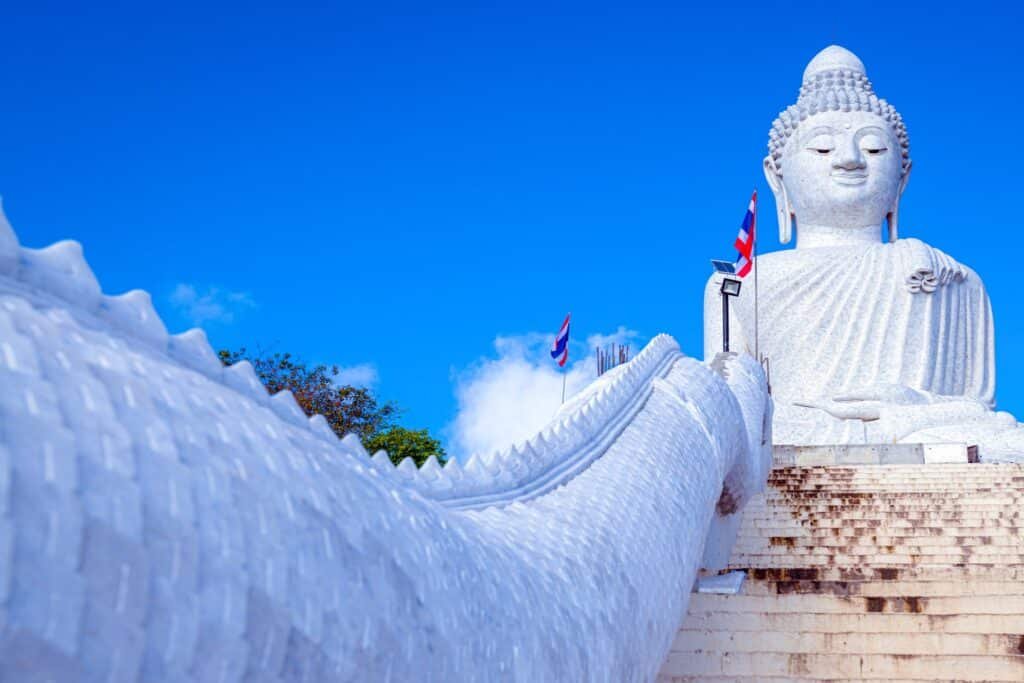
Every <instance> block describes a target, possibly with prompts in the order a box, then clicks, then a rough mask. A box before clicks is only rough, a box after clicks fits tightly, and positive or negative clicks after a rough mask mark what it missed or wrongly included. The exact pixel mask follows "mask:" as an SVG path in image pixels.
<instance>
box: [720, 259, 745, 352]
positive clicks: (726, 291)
mask: <svg viewBox="0 0 1024 683" xmlns="http://www.w3.org/2000/svg"><path fill="white" fill-rule="evenodd" d="M742 284H743V283H742V282H741V281H739V280H734V279H732V278H731V277H726V278H722V290H721V291H722V351H723V352H725V353H729V298H730V297H734V296H739V295H740V286H741V285H742Z"/></svg>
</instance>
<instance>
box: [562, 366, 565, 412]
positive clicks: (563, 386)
mask: <svg viewBox="0 0 1024 683" xmlns="http://www.w3.org/2000/svg"><path fill="white" fill-rule="evenodd" d="M562 405H565V368H562Z"/></svg>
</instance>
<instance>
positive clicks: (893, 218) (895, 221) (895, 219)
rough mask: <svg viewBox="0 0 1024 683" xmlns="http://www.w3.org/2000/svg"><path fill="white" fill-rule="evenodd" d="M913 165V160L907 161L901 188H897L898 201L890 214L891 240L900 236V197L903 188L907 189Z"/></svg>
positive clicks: (901, 196) (893, 240) (901, 179)
mask: <svg viewBox="0 0 1024 683" xmlns="http://www.w3.org/2000/svg"><path fill="white" fill-rule="evenodd" d="M913 166H914V163H913V162H908V163H907V168H906V170H905V171H903V177H902V178H900V186H899V189H897V190H896V201H895V202H894V203H893V207H892V210H891V211H890V212H889V215H888V219H889V241H890V242H895V241H896V240H898V239H899V238H900V199H902V198H903V190H905V189H907V183H908V182H910V169H911V168H913Z"/></svg>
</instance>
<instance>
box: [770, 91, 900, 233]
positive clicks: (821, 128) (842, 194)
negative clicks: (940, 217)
mask: <svg viewBox="0 0 1024 683" xmlns="http://www.w3.org/2000/svg"><path fill="white" fill-rule="evenodd" d="M900 154H901V152H900V145H899V143H898V141H897V140H896V138H895V136H894V135H893V134H892V132H891V130H890V128H889V126H888V124H887V123H886V122H885V121H884V120H883V119H882V118H881V117H879V116H877V115H875V114H872V113H870V112H859V111H851V112H842V111H836V112H822V113H820V114H815V115H813V116H810V117H808V118H807V119H805V120H804V121H803V122H802V123H801V124H800V127H799V129H797V131H796V132H795V134H794V135H793V137H792V138H790V140H789V142H788V143H787V146H786V148H785V151H784V154H783V158H782V182H783V184H784V185H785V187H786V194H787V195H788V197H789V202H790V207H791V209H792V211H793V213H794V214H795V215H796V224H797V229H798V230H799V229H800V225H801V224H804V225H815V226H828V227H832V228H863V227H867V226H880V225H881V224H882V222H883V221H884V220H885V217H886V214H888V213H889V212H890V211H892V210H893V207H894V206H895V204H896V200H897V198H898V195H899V193H900V189H901V188H900V179H901V177H902V162H901V156H900Z"/></svg>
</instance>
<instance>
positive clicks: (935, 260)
mask: <svg viewBox="0 0 1024 683" xmlns="http://www.w3.org/2000/svg"><path fill="white" fill-rule="evenodd" d="M758 266H759V269H760V270H759V272H758V284H759V302H758V310H759V321H758V322H759V340H760V351H761V353H762V354H764V355H767V356H768V357H769V359H770V363H771V369H772V384H773V389H774V391H775V397H776V399H778V400H781V401H785V402H790V401H796V400H801V399H810V398H831V397H833V396H835V395H836V394H839V393H844V392H849V391H856V390H859V389H863V388H865V387H869V386H873V385H877V384H880V383H886V384H901V385H905V386H909V387H912V388H914V389H920V390H924V391H928V392H931V393H934V394H940V395H947V396H964V397H969V398H972V399H977V400H981V401H983V402H986V403H988V404H991V403H992V402H993V398H994V394H995V368H994V349H993V336H994V335H993V324H992V313H991V307H990V305H989V301H988V297H987V295H986V294H985V288H984V285H983V284H982V282H981V280H980V279H979V278H978V276H977V274H975V273H974V272H973V271H972V270H971V269H969V268H967V267H966V266H963V265H961V264H959V263H957V262H956V260H955V259H953V258H952V257H950V256H948V255H947V254H945V253H943V252H942V251H940V250H938V249H935V248H934V247H931V246H929V245H927V244H925V243H924V242H921V241H920V240H916V239H904V240H899V241H897V242H895V243H891V244H888V243H886V244H883V243H879V244H866V245H853V246H843V247H826V248H820V249H793V250H787V251H780V252H774V253H770V254H763V255H761V256H760V257H759V260H758ZM744 288H745V289H744V291H743V292H742V295H741V297H740V298H739V299H740V300H739V301H736V302H735V304H734V305H735V309H736V310H735V311H734V313H733V315H730V319H731V320H733V323H734V324H735V325H736V326H737V327H739V328H740V330H741V331H740V332H739V333H738V334H740V335H742V337H743V339H744V344H745V345H746V346H748V347H752V346H753V342H752V339H753V323H754V321H753V303H754V298H753V278H752V277H747V278H746V281H745V283H744ZM715 294H716V293H715V292H714V291H713V288H712V287H711V286H709V287H708V290H707V294H706V309H707V310H709V311H711V310H713V307H712V304H713V299H714V298H715ZM715 317H716V318H717V325H719V326H720V325H721V315H720V314H718V315H717V316H715ZM715 324H716V323H715V322H714V321H711V322H709V324H708V325H707V326H706V328H705V336H706V345H705V347H706V350H707V349H708V347H709V343H708V340H707V338H708V337H709V336H710V337H711V338H712V339H711V343H710V346H714V341H713V340H714V337H715V336H717V338H718V339H719V340H720V338H721V334H720V332H719V333H717V335H716V331H715V329H714V328H715ZM734 348H735V347H734Z"/></svg>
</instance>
